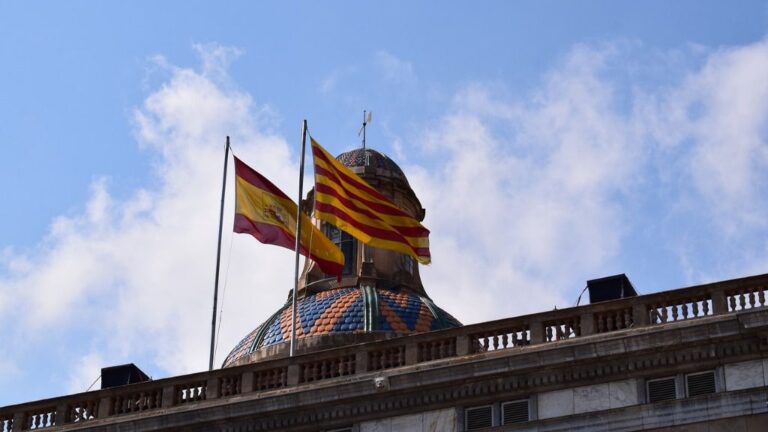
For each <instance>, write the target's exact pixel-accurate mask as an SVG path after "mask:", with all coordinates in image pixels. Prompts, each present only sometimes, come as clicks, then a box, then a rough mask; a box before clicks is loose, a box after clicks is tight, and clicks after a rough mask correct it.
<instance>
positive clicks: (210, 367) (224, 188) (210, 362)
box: [208, 136, 229, 371]
mask: <svg viewBox="0 0 768 432" xmlns="http://www.w3.org/2000/svg"><path fill="white" fill-rule="evenodd" d="M227 162H229V136H227V145H226V148H225V149H224V177H223V179H222V181H221V208H220V210H219V245H218V247H217V249H216V280H215V281H214V283H213V318H211V356H210V358H209V360H208V370H209V371H210V370H213V349H214V346H215V340H216V306H217V303H218V296H219V268H220V264H221V229H222V225H223V223H224V194H225V193H226V191H227Z"/></svg>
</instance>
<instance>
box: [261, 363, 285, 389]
mask: <svg viewBox="0 0 768 432" xmlns="http://www.w3.org/2000/svg"><path fill="white" fill-rule="evenodd" d="M287 385H288V368H287V367H283V368H276V369H267V370H260V371H257V372H255V373H254V374H253V388H254V390H257V391H263V390H272V389H277V388H282V387H285V386H287Z"/></svg>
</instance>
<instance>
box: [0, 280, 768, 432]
mask: <svg viewBox="0 0 768 432" xmlns="http://www.w3.org/2000/svg"><path fill="white" fill-rule="evenodd" d="M766 291H768V274H764V275H758V276H751V277H745V278H740V279H733V280H728V281H722V282H716V283H710V284H704V285H698V286H692V287H688V288H681V289H676V290H671V291H664V292H659V293H654V294H647V295H642V296H637V297H630V298H624V299H619V300H612V301H607V302H601V303H596V304H589V305H584V306H578V307H572V308H567V309H559V310H553V311H548V312H542V313H536V314H531V315H524V316H518V317H512V318H505V319H500V320H496V321H488V322H484V323H479V324H472V325H467V326H464V327H459V328H454V329H448V330H441V331H434V332H428V333H421V334H416V335H411V336H405V337H398V338H393V339H388V340H384V341H379V342H370V343H363V344H357V345H348V346H343V347H339V348H334V349H329V350H324V351H315V352H312V353H308V354H304V355H298V356H295V357H292V358H279V359H269V360H265V361H260V362H255V363H251V364H246V365H241V366H235V367H229V368H224V369H218V370H214V371H210V372H199V373H194V374H189V375H181V376H176V377H171V378H165V379H159V380H155V381H150V382H145V383H140V384H132V385H127V386H122V387H115V388H110V389H104V390H97V391H91V392H86V393H78V394H74V395H69V396H62V397H57V398H51V399H45V400H40V401H36V402H29V403H23V404H18V405H11V406H6V407H1V408H0V431H3V432H5V431H17V430H30V429H42V428H53V427H56V429H57V430H58V429H78V428H81V427H88V426H97V425H104V424H106V423H112V422H123V421H130V420H132V419H136V418H138V417H137V414H140V415H141V416H143V417H146V416H151V415H166V414H173V413H178V412H186V411H189V410H190V409H203V408H205V407H216V406H221V405H223V404H227V403H233V402H236V401H253V400H257V399H260V398H265V397H267V396H275V395H281V394H289V393H295V392H298V391H305V390H320V389H322V388H324V387H328V386H334V385H344V384H345V383H354V382H359V381H361V380H366V381H367V380H370V379H371V378H372V377H374V378H375V377H387V376H389V377H392V378H395V375H403V374H405V375H407V374H412V373H420V374H423V375H424V376H422V377H421V378H420V379H419V382H421V383H425V384H427V383H429V382H430V380H439V379H443V380H447V379H455V377H456V375H455V374H456V373H458V372H457V371H452V372H450V373H448V372H447V371H445V370H444V371H442V372H441V369H446V368H448V369H451V368H452V367H454V366H460V365H461V364H465V363H467V362H475V363H476V362H478V361H484V360H487V365H486V366H478V367H475V368H473V370H472V371H471V374H472V376H473V377H474V376H477V374H478V373H480V374H482V370H484V369H486V368H490V369H488V371H487V372H488V373H491V372H492V371H491V369H493V368H494V367H495V366H493V365H492V363H493V360H494V359H501V358H510V356H514V357H515V358H516V359H517V358H519V360H520V361H511V360H510V361H507V362H506V363H505V364H506V366H505V367H506V368H507V370H509V368H519V369H524V368H535V367H541V366H545V365H551V364H552V363H553V362H561V363H562V362H564V361H577V360H587V359H589V358H595V357H601V356H607V355H616V354H629V353H630V352H641V351H642V350H647V349H649V348H654V347H656V348H658V347H659V346H665V345H667V346H673V345H677V344H681V343H685V342H686V341H688V342H690V341H694V340H697V339H702V338H707V337H712V336H713V334H716V333H718V332H719V333H720V334H722V335H725V334H732V333H733V332H736V333H738V332H740V331H741V329H747V330H749V329H750V328H754V329H763V328H766V327H768V314H767V313H765V312H766V311H768V308H765V306H768V303H767V302H768V300H767V299H766ZM753 309H754V310H753ZM760 331H761V334H765V332H764V331H762V330H760ZM580 346H584V347H583V348H579V349H576V348H577V347H580ZM569 347H573V349H570V350H568V348H569ZM553 349H557V350H563V349H565V350H568V351H567V352H565V353H560V354H558V356H554V357H548V356H546V355H544V354H543V353H545V352H546V351H549V350H553ZM547 359H550V360H547ZM496 372H498V371H496ZM430 376H431V378H430ZM441 377H442V378H441ZM375 383H376V388H375V389H374V390H381V389H379V388H378V386H379V384H381V386H382V387H386V388H385V389H384V390H389V387H390V386H394V385H396V384H397V383H398V381H397V380H394V379H388V378H387V379H385V380H383V381H375ZM337 397H338V396H337ZM105 422H106V423H105Z"/></svg>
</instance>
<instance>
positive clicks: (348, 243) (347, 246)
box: [325, 224, 357, 276]
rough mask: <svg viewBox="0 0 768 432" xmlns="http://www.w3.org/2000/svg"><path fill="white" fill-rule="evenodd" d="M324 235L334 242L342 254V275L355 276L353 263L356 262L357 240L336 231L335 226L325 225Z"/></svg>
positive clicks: (340, 231) (338, 230)
mask: <svg viewBox="0 0 768 432" xmlns="http://www.w3.org/2000/svg"><path fill="white" fill-rule="evenodd" d="M325 230H326V233H325V234H326V235H327V236H328V238H329V239H331V241H332V242H334V243H335V244H336V245H337V246H339V249H341V252H342V253H343V254H344V271H343V272H342V274H343V275H345V276H346V275H353V274H355V262H356V261H357V250H356V247H357V240H355V239H354V237H352V236H351V235H349V234H347V233H346V232H344V231H342V230H340V229H338V228H337V227H336V226H335V225H331V224H325Z"/></svg>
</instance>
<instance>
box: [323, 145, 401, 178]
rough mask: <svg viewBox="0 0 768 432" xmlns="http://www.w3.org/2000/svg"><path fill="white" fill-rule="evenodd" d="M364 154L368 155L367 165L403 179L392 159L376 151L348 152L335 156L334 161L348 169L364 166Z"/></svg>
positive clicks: (360, 150) (356, 150)
mask: <svg viewBox="0 0 768 432" xmlns="http://www.w3.org/2000/svg"><path fill="white" fill-rule="evenodd" d="M366 153H367V154H368V165H370V166H373V167H376V168H379V169H385V170H388V171H392V172H393V173H395V174H397V175H398V176H400V177H402V178H404V179H405V174H404V173H403V170H401V169H400V167H399V166H397V164H396V163H395V162H394V161H393V160H392V159H390V158H389V157H387V155H384V154H381V153H379V152H377V151H376V150H371V149H365V150H363V149H362V148H359V149H355V150H350V151H348V152H345V153H342V154H340V155H338V156H336V159H337V160H338V161H339V162H341V163H343V164H344V166H348V167H358V166H365V155H366Z"/></svg>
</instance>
